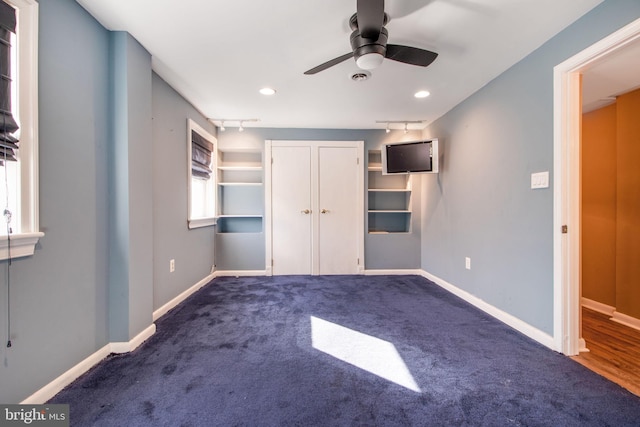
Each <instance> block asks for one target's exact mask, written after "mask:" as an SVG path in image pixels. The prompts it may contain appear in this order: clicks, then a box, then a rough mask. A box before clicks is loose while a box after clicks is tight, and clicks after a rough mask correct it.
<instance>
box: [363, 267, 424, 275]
mask: <svg viewBox="0 0 640 427" xmlns="http://www.w3.org/2000/svg"><path fill="white" fill-rule="evenodd" d="M423 273H424V271H422V270H413V269H407V270H364V272H363V274H364V275H365V276H404V275H410V276H422V275H423Z"/></svg>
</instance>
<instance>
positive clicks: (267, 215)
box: [264, 140, 365, 276]
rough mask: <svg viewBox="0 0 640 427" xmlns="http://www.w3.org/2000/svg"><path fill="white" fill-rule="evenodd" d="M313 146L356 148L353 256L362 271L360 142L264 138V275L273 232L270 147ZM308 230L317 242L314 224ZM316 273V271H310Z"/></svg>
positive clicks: (269, 265) (268, 266) (269, 268)
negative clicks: (355, 242)
mask: <svg viewBox="0 0 640 427" xmlns="http://www.w3.org/2000/svg"><path fill="white" fill-rule="evenodd" d="M274 146H276V147H300V146H305V147H313V148H315V149H317V148H319V147H347V148H356V149H357V151H358V166H359V169H358V170H359V172H358V174H357V183H356V188H357V190H356V191H357V193H358V194H359V195H360V197H358V198H357V199H356V205H357V206H356V209H357V211H358V212H360V213H361V214H360V215H358V216H357V225H356V228H357V229H356V239H357V252H358V253H357V257H358V260H359V263H358V270H357V271H358V274H364V197H365V193H364V170H365V169H364V167H365V165H364V163H365V161H364V141H309V140H307V141H305V140H266V141H265V149H264V163H265V164H264V166H265V167H264V171H265V174H264V175H265V177H264V178H265V188H264V199H265V200H264V207H265V212H264V220H265V221H264V222H265V225H264V233H265V266H266V269H265V272H266V275H267V276H272V275H273V268H272V267H273V266H272V260H273V235H272V232H273V230H272V220H273V218H272V213H273V210H272V206H271V191H272V182H271V172H272V161H273V158H272V147H274ZM312 172H315V174H316V176H312V177H311V182H312V183H314V182H315V183H317V171H312ZM312 233H314V236H313V237H312V240H313V241H317V233H318V227H317V226H314V227H313V230H312ZM314 274H316V273H314Z"/></svg>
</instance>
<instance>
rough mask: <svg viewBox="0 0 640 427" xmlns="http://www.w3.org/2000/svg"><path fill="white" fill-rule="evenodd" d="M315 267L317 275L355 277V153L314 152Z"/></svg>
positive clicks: (331, 149)
mask: <svg viewBox="0 0 640 427" xmlns="http://www.w3.org/2000/svg"><path fill="white" fill-rule="evenodd" d="M318 150H319V151H318V187H319V188H318V209H319V212H318V216H317V218H318V229H317V236H318V237H317V241H318V251H317V256H318V259H317V265H318V266H319V273H320V274H356V273H358V236H359V233H358V222H359V221H358V215H361V212H359V210H358V203H357V200H358V197H362V195H360V194H359V193H358V172H359V168H360V166H359V165H358V150H357V148H355V147H322V146H320V147H319V148H318Z"/></svg>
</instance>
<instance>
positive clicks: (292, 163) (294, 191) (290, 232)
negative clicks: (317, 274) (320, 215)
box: [271, 146, 313, 275]
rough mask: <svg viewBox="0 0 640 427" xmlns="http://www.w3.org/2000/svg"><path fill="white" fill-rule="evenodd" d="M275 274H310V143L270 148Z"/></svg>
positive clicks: (311, 213) (273, 268) (273, 267)
mask: <svg viewBox="0 0 640 427" xmlns="http://www.w3.org/2000/svg"><path fill="white" fill-rule="evenodd" d="M271 156H272V159H273V165H272V168H271V179H272V182H271V186H272V187H271V209H272V215H273V217H272V230H273V233H272V248H273V249H272V250H273V254H272V259H273V266H272V271H273V274H278V275H281V274H311V273H312V270H311V266H312V228H311V226H312V217H313V212H312V204H311V191H310V189H311V173H310V171H311V147H308V146H307V147H273V148H272V151H271Z"/></svg>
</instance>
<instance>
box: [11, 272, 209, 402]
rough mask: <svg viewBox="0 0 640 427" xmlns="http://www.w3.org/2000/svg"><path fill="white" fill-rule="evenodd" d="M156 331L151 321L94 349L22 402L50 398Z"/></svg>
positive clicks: (202, 282)
mask: <svg viewBox="0 0 640 427" xmlns="http://www.w3.org/2000/svg"><path fill="white" fill-rule="evenodd" d="M217 275H218V273H212V274H210V275H209V276H207V277H205V278H204V279H202V280H200V281H199V282H198V283H196V284H195V285H193V286H192V287H190V288H189V289H187V290H186V291H184V292H182V293H181V294H180V295H178V296H177V297H175V298H174V299H172V300H171V301H169V302H168V303H166V304H165V305H163V306H162V307H160V308H159V309H157V310H156V311H154V312H153V321H154V322H155V321H156V320H158V319H159V318H160V317H162V316H163V315H164V314H166V313H167V312H168V311H169V310H171V309H172V308H174V307H175V306H177V305H178V304H180V303H181V302H182V301H184V300H185V299H187V298H188V297H189V296H190V295H191V294H193V293H194V292H195V291H197V290H198V289H200V288H201V287H203V286H204V285H206V284H207V283H209V282H210V281H211V280H212V279H213V278H215V277H216V276H217ZM155 332H156V325H155V324H154V323H152V324H151V325H149V327H147V328H145V330H143V331H142V332H140V333H139V334H138V335H136V336H135V337H134V338H133V339H132V340H131V341H127V342H111V343H108V344H107V345H105V346H104V347H102V348H101V349H100V350H98V351H96V352H95V353H93V354H92V355H90V356H89V357H87V358H86V359H84V360H83V361H81V362H80V363H78V364H77V365H75V366H74V367H72V368H71V369H69V370H68V371H66V372H65V373H63V374H62V375H60V376H59V377H58V378H56V379H54V380H53V381H51V382H50V383H49V384H47V385H45V386H44V387H42V388H41V389H40V390H38V391H36V392H35V393H33V394H32V395H31V396H29V397H27V398H26V399H25V400H23V401H22V402H21V403H22V404H32V405H36V404H43V403H45V402H46V401H47V400H49V399H51V398H52V397H53V396H55V395H56V394H58V393H59V392H60V391H62V389H64V388H65V387H66V386H68V385H69V384H71V383H72V382H73V381H75V380H76V379H78V378H79V377H80V376H81V375H82V374H84V373H85V372H87V371H88V370H89V369H91V368H93V367H94V366H95V365H97V364H98V363H100V362H101V361H103V360H104V359H105V358H106V357H107V356H109V355H110V354H111V353H128V352H130V351H133V350H135V349H136V348H138V347H139V346H140V345H141V344H142V343H143V342H145V341H146V340H147V339H149V337H151V336H152V335H153V334H154V333H155Z"/></svg>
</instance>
